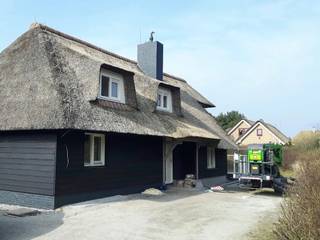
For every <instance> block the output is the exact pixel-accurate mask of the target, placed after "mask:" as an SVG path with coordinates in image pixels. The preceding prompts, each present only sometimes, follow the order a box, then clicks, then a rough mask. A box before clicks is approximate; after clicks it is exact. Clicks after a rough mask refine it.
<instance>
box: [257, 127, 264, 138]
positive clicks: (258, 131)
mask: <svg viewBox="0 0 320 240" xmlns="http://www.w3.org/2000/svg"><path fill="white" fill-rule="evenodd" d="M262 134H263V132H262V129H261V128H258V129H257V136H259V137H261V136H262Z"/></svg>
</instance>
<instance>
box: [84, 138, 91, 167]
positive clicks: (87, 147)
mask: <svg viewBox="0 0 320 240" xmlns="http://www.w3.org/2000/svg"><path fill="white" fill-rule="evenodd" d="M84 164H85V165H87V164H90V135H85V140H84Z"/></svg>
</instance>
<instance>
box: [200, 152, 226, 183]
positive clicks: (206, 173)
mask: <svg viewBox="0 0 320 240" xmlns="http://www.w3.org/2000/svg"><path fill="white" fill-rule="evenodd" d="M215 152H216V168H214V169H208V168H207V147H205V146H202V147H200V148H199V160H198V163H199V178H209V177H217V176H225V175H227V150H225V149H219V148H216V151H215Z"/></svg>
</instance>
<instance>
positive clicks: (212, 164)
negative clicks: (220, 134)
mask: <svg viewBox="0 0 320 240" xmlns="http://www.w3.org/2000/svg"><path fill="white" fill-rule="evenodd" d="M207 168H208V169H212V168H216V153H215V148H214V147H208V148H207Z"/></svg>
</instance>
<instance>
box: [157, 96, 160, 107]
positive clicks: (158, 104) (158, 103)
mask: <svg viewBox="0 0 320 240" xmlns="http://www.w3.org/2000/svg"><path fill="white" fill-rule="evenodd" d="M157 106H159V107H161V95H160V94H158V102H157Z"/></svg>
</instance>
